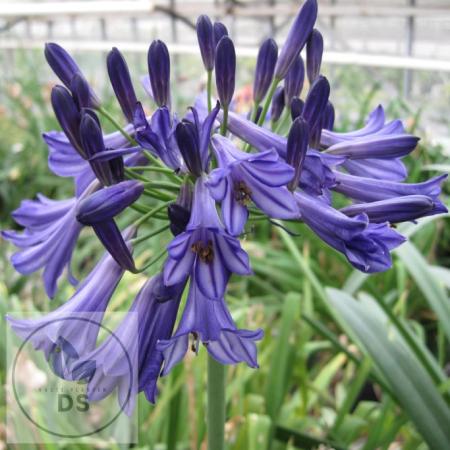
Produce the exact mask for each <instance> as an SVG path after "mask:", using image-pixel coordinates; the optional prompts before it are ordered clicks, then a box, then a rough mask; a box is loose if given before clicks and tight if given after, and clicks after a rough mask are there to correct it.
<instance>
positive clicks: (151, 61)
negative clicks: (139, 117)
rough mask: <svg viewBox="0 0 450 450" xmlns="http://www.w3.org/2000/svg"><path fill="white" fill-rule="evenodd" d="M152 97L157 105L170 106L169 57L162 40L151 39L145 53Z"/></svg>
mask: <svg viewBox="0 0 450 450" xmlns="http://www.w3.org/2000/svg"><path fill="white" fill-rule="evenodd" d="M147 61H148V72H149V75H150V84H151V85H152V92H153V98H154V99H155V102H156V103H157V104H158V106H170V57H169V50H168V49H167V46H166V44H164V42H163V41H160V40H156V41H153V42H152V43H151V45H150V48H149V49H148V55H147Z"/></svg>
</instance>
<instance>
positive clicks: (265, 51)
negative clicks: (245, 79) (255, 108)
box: [253, 39, 278, 103]
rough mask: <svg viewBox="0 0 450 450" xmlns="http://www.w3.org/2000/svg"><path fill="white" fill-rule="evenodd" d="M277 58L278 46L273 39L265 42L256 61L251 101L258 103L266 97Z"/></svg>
mask: <svg viewBox="0 0 450 450" xmlns="http://www.w3.org/2000/svg"><path fill="white" fill-rule="evenodd" d="M277 58H278V46H277V44H276V42H275V41H274V40H273V39H267V40H265V41H264V42H263V43H262V45H261V47H260V48H259V52H258V59H257V60H256V69H255V80H254V82H253V100H254V102H255V103H260V102H261V100H262V99H263V98H264V97H265V96H266V94H267V91H268V89H269V87H270V83H272V79H273V72H274V70H275V64H276V63H277Z"/></svg>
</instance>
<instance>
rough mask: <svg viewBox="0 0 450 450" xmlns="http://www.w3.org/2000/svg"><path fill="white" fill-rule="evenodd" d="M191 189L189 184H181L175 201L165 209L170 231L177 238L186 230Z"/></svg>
mask: <svg viewBox="0 0 450 450" xmlns="http://www.w3.org/2000/svg"><path fill="white" fill-rule="evenodd" d="M191 204H192V188H191V185H190V184H183V185H182V186H181V188H180V193H179V194H178V198H177V201H176V202H174V203H171V204H170V205H169V207H168V208H167V215H168V216H169V221H170V231H171V232H172V234H173V235H174V236H177V235H179V234H181V233H183V231H184V230H185V229H186V226H187V224H188V222H189V219H190V217H191Z"/></svg>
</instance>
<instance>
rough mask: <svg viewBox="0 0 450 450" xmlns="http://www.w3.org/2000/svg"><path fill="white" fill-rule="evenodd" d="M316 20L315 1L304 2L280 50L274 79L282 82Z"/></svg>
mask: <svg viewBox="0 0 450 450" xmlns="http://www.w3.org/2000/svg"><path fill="white" fill-rule="evenodd" d="M316 19H317V0H306V2H305V3H304V5H303V6H302V8H301V9H300V11H299V13H298V14H297V17H296V18H295V21H294V23H293V24H292V26H291V29H290V30H289V34H288V36H287V38H286V41H285V43H284V45H283V48H282V49H281V52H280V55H279V57H278V61H277V65H276V68H275V78H277V79H278V80H282V79H283V78H284V77H285V76H286V74H287V72H288V70H289V68H290V67H291V65H292V64H293V63H294V61H295V58H296V57H297V56H298V55H299V54H300V52H301V51H302V49H303V47H304V46H305V44H306V41H307V40H308V38H309V35H310V34H311V31H312V29H313V27H314V23H315V22H316Z"/></svg>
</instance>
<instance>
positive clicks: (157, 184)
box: [143, 181, 180, 192]
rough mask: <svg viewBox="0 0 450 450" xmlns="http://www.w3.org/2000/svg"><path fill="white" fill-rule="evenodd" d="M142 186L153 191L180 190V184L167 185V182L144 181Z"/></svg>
mask: <svg viewBox="0 0 450 450" xmlns="http://www.w3.org/2000/svg"><path fill="white" fill-rule="evenodd" d="M143 184H144V185H145V187H149V188H153V189H166V190H167V191H176V192H178V191H179V190H180V184H175V183H169V182H167V181H145V182H144V183H143Z"/></svg>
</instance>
